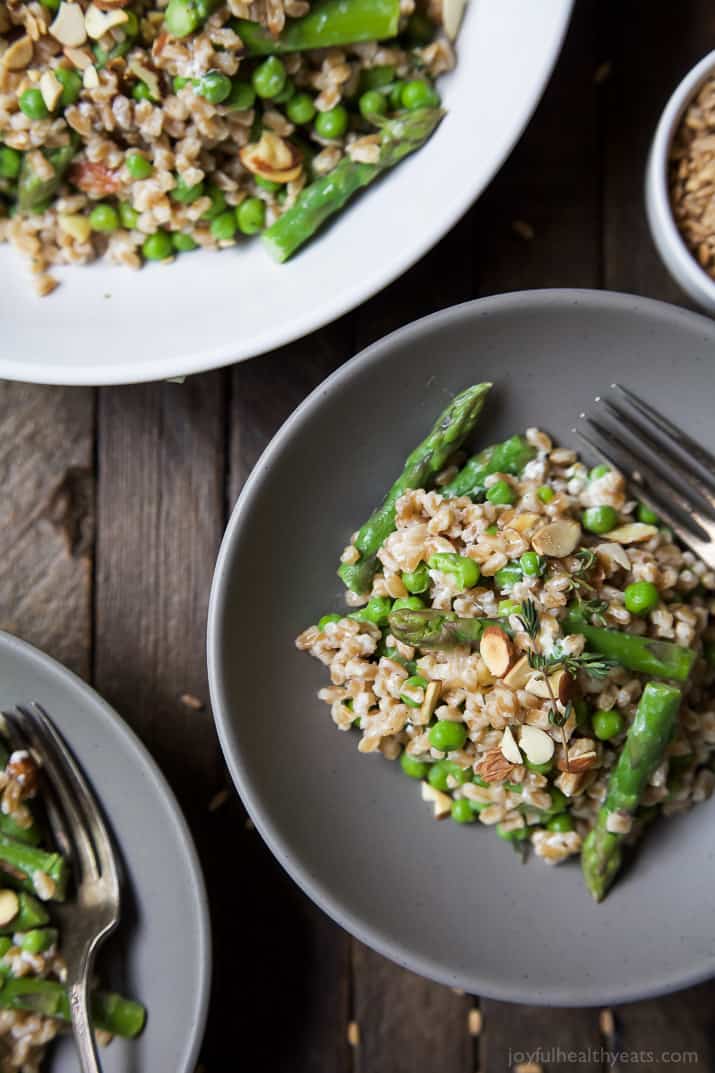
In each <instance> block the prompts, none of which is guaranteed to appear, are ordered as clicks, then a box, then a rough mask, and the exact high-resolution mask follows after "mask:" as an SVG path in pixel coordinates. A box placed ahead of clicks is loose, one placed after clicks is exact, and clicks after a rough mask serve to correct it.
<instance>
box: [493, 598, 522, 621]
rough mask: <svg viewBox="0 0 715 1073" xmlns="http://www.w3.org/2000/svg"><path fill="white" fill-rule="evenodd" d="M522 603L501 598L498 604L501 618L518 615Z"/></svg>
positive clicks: (498, 612)
mask: <svg viewBox="0 0 715 1073" xmlns="http://www.w3.org/2000/svg"><path fill="white" fill-rule="evenodd" d="M520 611H521V604H520V603H517V601H516V600H500V601H499V603H498V604H497V614H498V615H499V617H500V618H508V617H509V615H518V614H519V612H520Z"/></svg>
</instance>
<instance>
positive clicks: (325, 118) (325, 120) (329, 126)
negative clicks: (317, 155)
mask: <svg viewBox="0 0 715 1073" xmlns="http://www.w3.org/2000/svg"><path fill="white" fill-rule="evenodd" d="M347 129H348V113H347V110H346V109H345V108H344V107H343V106H342V104H336V106H335V108H331V109H330V110H329V111H328V112H320V113H319V114H318V115H317V116H316V119H315V132H316V134H319V135H320V137H321V138H342V136H343V134H345V132H346V130H347Z"/></svg>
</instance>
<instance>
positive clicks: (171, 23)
mask: <svg viewBox="0 0 715 1073" xmlns="http://www.w3.org/2000/svg"><path fill="white" fill-rule="evenodd" d="M200 23H201V18H200V15H199V12H198V11H197V10H196V5H195V4H193V3H192V2H191V0H169V4H168V6H167V8H166V12H165V14H164V24H165V26H166V28H167V30H168V31H169V33H170V34H171V36H172V37H187V36H188V35H189V34H192V33H193V32H194V30H198V28H199V25H200Z"/></svg>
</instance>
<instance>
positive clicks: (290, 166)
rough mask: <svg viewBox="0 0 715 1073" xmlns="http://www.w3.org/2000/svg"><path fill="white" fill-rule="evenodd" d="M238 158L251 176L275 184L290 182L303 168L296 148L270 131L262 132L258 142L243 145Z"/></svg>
mask: <svg viewBox="0 0 715 1073" xmlns="http://www.w3.org/2000/svg"><path fill="white" fill-rule="evenodd" d="M239 157H240V159H241V163H242V164H243V166H244V168H246V169H247V170H248V171H250V172H251V174H253V175H258V176H260V177H261V178H262V179H268V180H270V181H272V182H276V183H289V182H292V181H293V180H294V179H297V178H298V176H299V175H300V173H301V170H302V167H303V164H302V158H301V154H300V151H299V149H298V148H297V146H295V145H291V144H290V143H289V142H287V141H285V140H284V139H283V138H281V137H279V135H278V134H275V133H274V132H273V131H270V130H264V132H263V134H262V135H261V138H260V141H258V142H252V143H251V144H250V145H244V147H243V148H242V149H241V151H240V153H239Z"/></svg>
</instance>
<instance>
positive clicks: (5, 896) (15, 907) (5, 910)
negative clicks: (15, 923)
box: [0, 890, 20, 928]
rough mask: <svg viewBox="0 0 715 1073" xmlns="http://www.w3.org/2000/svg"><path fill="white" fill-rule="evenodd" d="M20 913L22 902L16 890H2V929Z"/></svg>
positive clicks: (0, 897) (0, 919)
mask: <svg viewBox="0 0 715 1073" xmlns="http://www.w3.org/2000/svg"><path fill="white" fill-rule="evenodd" d="M19 911H20V901H19V899H18V897H17V894H15V891H14V890H0V927H2V928H4V927H5V926H6V925H7V924H9V923H10V921H11V920H14V919H15V917H16V916H17V914H18V913H19Z"/></svg>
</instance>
